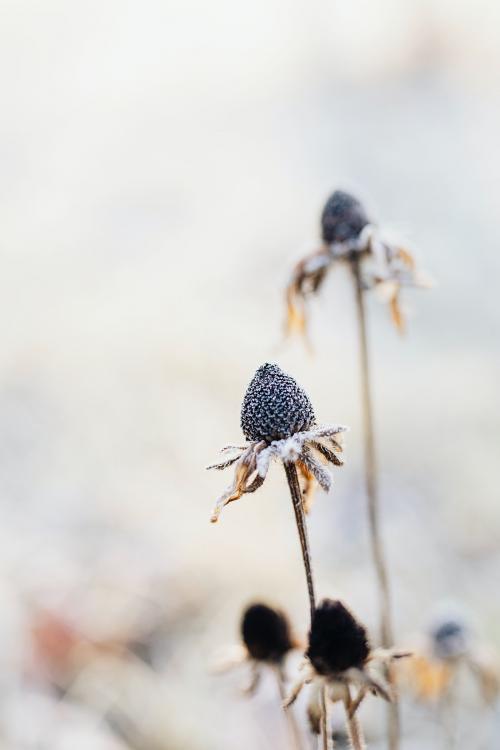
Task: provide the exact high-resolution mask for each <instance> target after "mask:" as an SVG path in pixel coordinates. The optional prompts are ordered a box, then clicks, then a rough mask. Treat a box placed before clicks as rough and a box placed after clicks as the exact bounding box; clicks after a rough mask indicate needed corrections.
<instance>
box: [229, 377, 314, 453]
mask: <svg viewBox="0 0 500 750" xmlns="http://www.w3.org/2000/svg"><path fill="white" fill-rule="evenodd" d="M314 423H315V417H314V410H313V407H312V404H311V402H310V400H309V397H308V395H307V393H306V392H305V391H304V390H303V389H302V388H301V387H300V386H299V385H298V383H297V382H296V381H295V380H294V379H293V378H292V377H291V376H290V375H287V374H286V373H285V372H283V370H282V369H281V368H280V367H278V365H272V364H269V363H266V364H265V365H262V366H261V367H259V369H258V370H257V372H256V373H255V375H254V377H253V379H252V381H251V383H250V385H249V386H248V389H247V392H246V394H245V397H244V399H243V405H242V408H241V429H242V430H243V434H244V435H245V437H246V438H247V440H255V441H260V440H264V441H265V442H266V443H272V442H273V441H274V440H284V439H286V438H289V437H291V436H292V435H294V434H295V433H297V432H301V431H303V430H309V429H310V428H311V427H312V426H313V425H314Z"/></svg>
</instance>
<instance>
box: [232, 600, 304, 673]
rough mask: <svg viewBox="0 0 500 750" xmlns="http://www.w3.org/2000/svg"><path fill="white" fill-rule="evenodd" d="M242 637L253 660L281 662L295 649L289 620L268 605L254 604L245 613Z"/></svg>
mask: <svg viewBox="0 0 500 750" xmlns="http://www.w3.org/2000/svg"><path fill="white" fill-rule="evenodd" d="M241 635H242V638H243V642H244V644H245V646H246V647H247V650H248V653H249V655H250V656H251V657H252V659H256V660H257V661H265V662H281V661H282V660H283V659H284V657H285V656H286V654H287V653H288V652H289V651H290V650H291V649H292V648H293V643H292V637H291V633H290V626H289V624H288V620H287V618H286V617H285V615H284V614H283V612H279V611H278V610H276V609H273V608H272V607H268V606H267V604H252V605H251V606H250V607H247V609H246V610H245V611H244V613H243V618H242V621H241Z"/></svg>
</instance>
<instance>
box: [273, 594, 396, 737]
mask: <svg viewBox="0 0 500 750" xmlns="http://www.w3.org/2000/svg"><path fill="white" fill-rule="evenodd" d="M405 656H408V654H407V653H403V652H398V651H396V650H394V649H372V648H371V647H370V643H369V640H368V635H367V632H366V629H365V628H364V626H363V625H361V624H360V623H359V622H358V621H357V620H356V618H355V617H354V616H353V615H352V614H351V612H350V611H349V610H348V609H347V608H346V607H345V606H344V604H342V602H340V601H338V600H332V599H324V600H323V601H322V602H321V604H320V605H319V606H318V607H317V608H316V611H315V613H314V617H313V621H312V625H311V631H310V633H309V645H308V648H307V651H306V655H305V661H304V663H303V666H302V672H303V674H302V677H301V679H300V680H299V681H298V682H297V683H296V684H295V686H294V687H293V688H292V691H291V693H290V695H289V697H288V698H287V699H286V701H285V706H290V705H291V704H292V703H293V702H294V701H295V700H296V698H297V696H298V695H299V693H300V691H301V690H302V688H303V687H304V685H306V684H309V683H312V685H313V691H312V693H311V700H310V702H309V709H308V714H309V718H310V721H311V724H312V725H313V726H314V724H315V723H316V725H317V722H316V719H317V717H319V715H320V706H319V705H318V696H319V695H320V690H321V689H322V688H323V687H326V696H327V699H328V700H330V701H342V702H343V703H344V706H345V710H346V715H347V718H348V721H349V720H351V719H352V718H353V717H354V715H355V713H356V711H357V709H358V707H359V705H360V704H361V702H362V701H363V699H364V698H365V696H366V695H367V694H368V693H372V694H373V695H376V696H380V697H381V698H383V699H384V700H386V701H391V700H392V695H391V689H390V686H389V684H387V683H386V682H385V680H384V676H383V675H384V672H385V670H387V669H388V668H389V667H390V665H391V662H392V661H394V660H395V659H400V658H402V657H405ZM351 689H354V690H355V695H354V696H353V695H351ZM352 731H353V727H352V726H351V727H350V732H351V734H352ZM355 731H357V732H358V733H359V728H358V729H356V730H355Z"/></svg>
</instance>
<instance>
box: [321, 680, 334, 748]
mask: <svg viewBox="0 0 500 750" xmlns="http://www.w3.org/2000/svg"><path fill="white" fill-rule="evenodd" d="M320 696H321V697H320V700H321V750H330V748H331V747H332V746H333V740H331V737H330V732H329V731H328V725H329V721H328V701H327V700H326V685H323V687H322V688H321V692H320Z"/></svg>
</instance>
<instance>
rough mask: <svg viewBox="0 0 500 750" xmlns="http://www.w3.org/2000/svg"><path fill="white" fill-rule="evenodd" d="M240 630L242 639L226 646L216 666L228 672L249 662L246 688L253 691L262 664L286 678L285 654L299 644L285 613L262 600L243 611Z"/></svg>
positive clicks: (246, 691)
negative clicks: (240, 641)
mask: <svg viewBox="0 0 500 750" xmlns="http://www.w3.org/2000/svg"><path fill="white" fill-rule="evenodd" d="M240 630H241V640H242V643H241V644H239V645H236V646H229V647H226V648H225V649H224V651H223V652H222V654H221V655H220V658H219V659H218V660H217V662H216V665H215V669H216V671H217V672H225V671H228V670H229V669H232V668H233V667H237V666H239V665H241V664H247V665H249V667H250V675H251V676H250V682H249V684H248V686H247V687H246V688H245V691H244V692H245V693H247V694H252V693H253V692H254V691H255V689H256V688H257V686H258V683H259V680H260V677H261V674H262V669H263V668H266V667H271V668H272V669H274V670H275V671H276V672H277V674H278V676H279V677H280V679H282V678H283V675H284V665H285V660H286V657H287V655H288V654H289V653H290V651H292V650H293V649H295V648H297V645H298V644H297V642H296V641H295V639H294V637H293V635H292V631H291V627H290V623H289V621H288V618H287V616H286V615H285V613H284V612H282V611H280V610H277V609H274V608H273V607H270V606H268V605H267V604H263V603H262V602H257V603H255V604H251V605H250V606H248V607H247V608H246V609H245V610H244V611H243V614H242V618H241V628H240Z"/></svg>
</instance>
